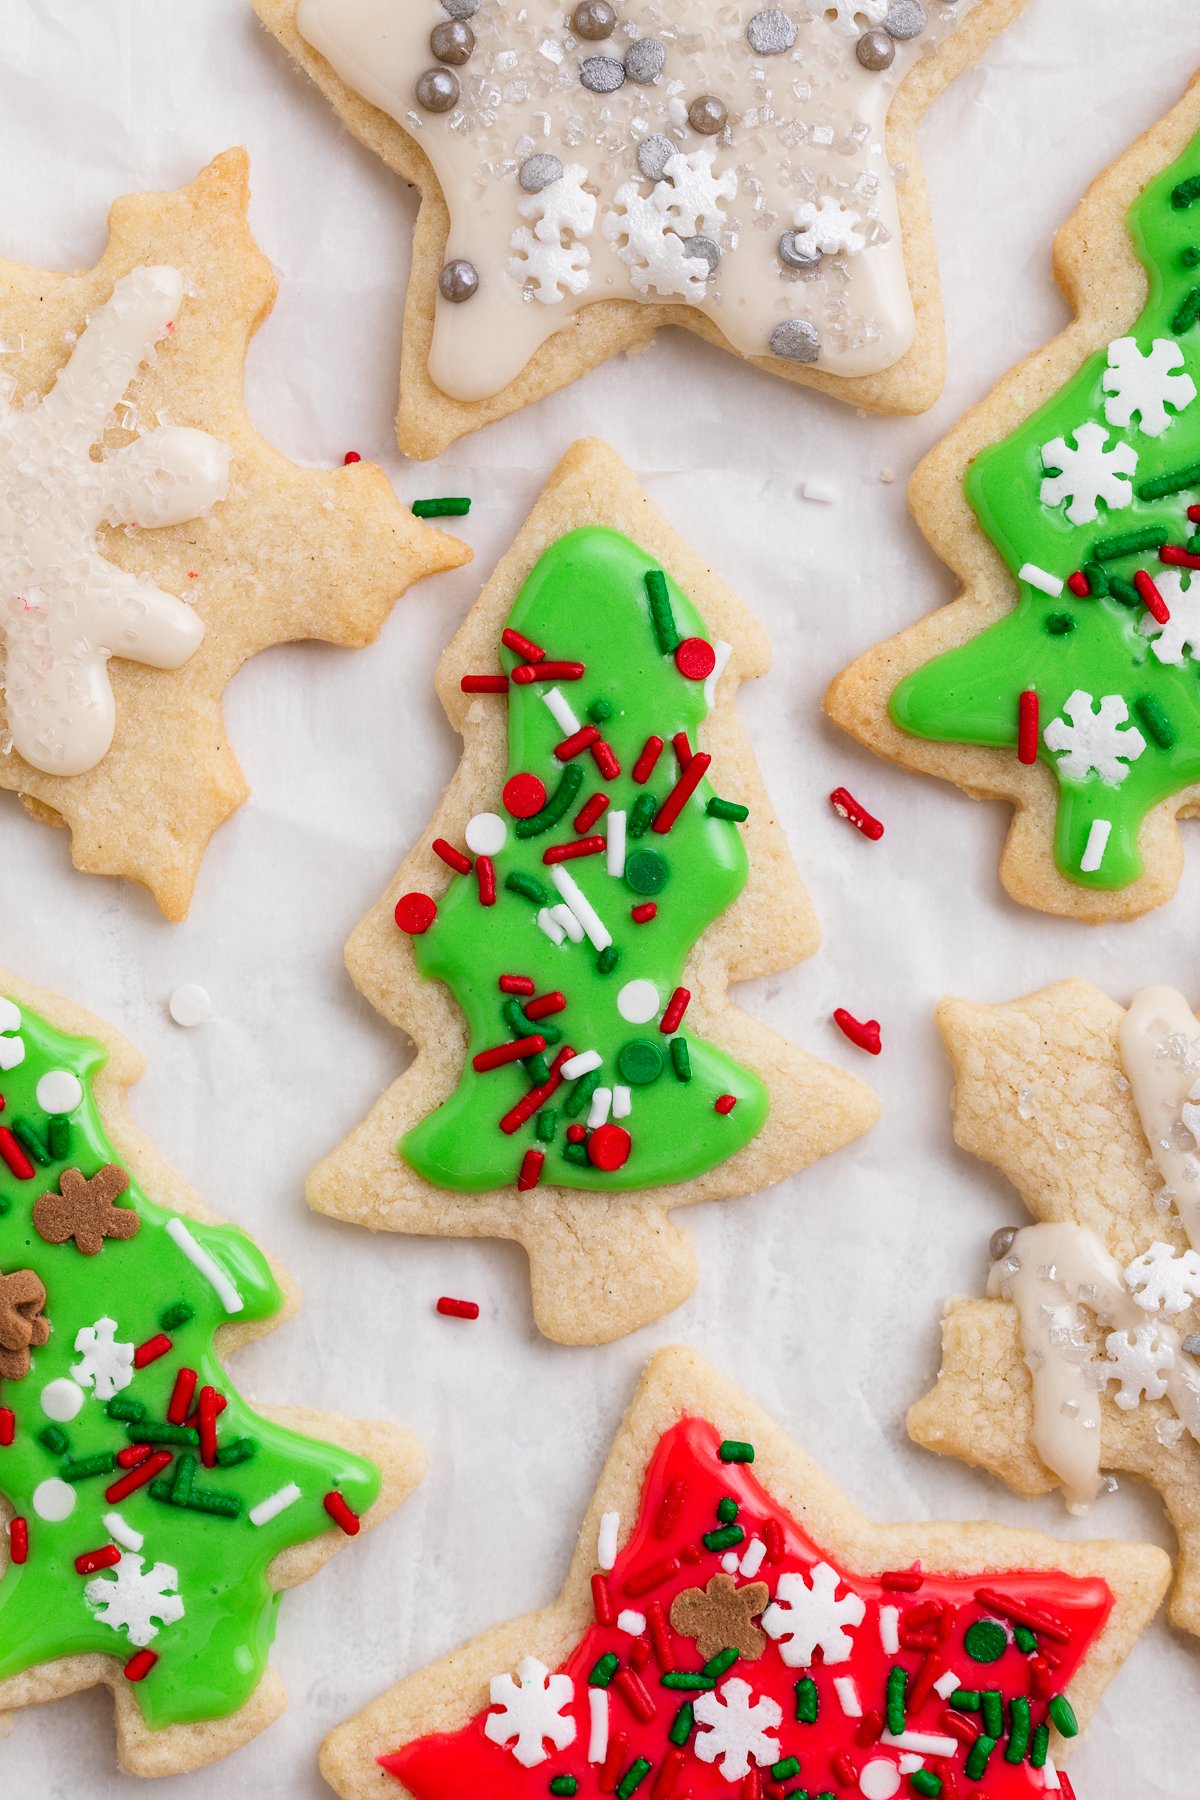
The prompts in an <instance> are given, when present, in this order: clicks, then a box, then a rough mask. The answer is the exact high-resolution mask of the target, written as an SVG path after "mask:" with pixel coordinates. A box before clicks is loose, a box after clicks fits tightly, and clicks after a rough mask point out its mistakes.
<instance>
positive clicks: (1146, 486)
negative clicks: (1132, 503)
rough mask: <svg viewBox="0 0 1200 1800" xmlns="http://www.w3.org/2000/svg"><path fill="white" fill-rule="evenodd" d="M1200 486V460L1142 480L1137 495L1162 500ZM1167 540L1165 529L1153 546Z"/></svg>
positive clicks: (1140, 498)
mask: <svg viewBox="0 0 1200 1800" xmlns="http://www.w3.org/2000/svg"><path fill="white" fill-rule="evenodd" d="M1198 486H1200V462H1193V463H1185V464H1184V465H1183V467H1182V468H1179V469H1172V470H1171V471H1170V472H1169V473H1168V474H1166V475H1155V476H1154V477H1153V479H1152V480H1150V481H1140V482H1139V483H1138V491H1137V496H1138V499H1139V500H1162V499H1165V497H1166V496H1167V495H1168V494H1181V493H1182V492H1183V490H1184V488H1190V487H1198ZM1166 541H1167V533H1166V532H1165V531H1164V532H1163V534H1162V537H1161V538H1160V539H1159V541H1158V543H1157V544H1155V545H1154V546H1153V547H1154V549H1156V550H1157V549H1158V548H1159V547H1160V546H1161V545H1162V544H1165V543H1166Z"/></svg>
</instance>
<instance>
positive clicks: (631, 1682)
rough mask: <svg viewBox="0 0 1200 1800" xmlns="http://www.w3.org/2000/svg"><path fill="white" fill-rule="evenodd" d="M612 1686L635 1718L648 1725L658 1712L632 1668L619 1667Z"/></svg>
mask: <svg viewBox="0 0 1200 1800" xmlns="http://www.w3.org/2000/svg"><path fill="white" fill-rule="evenodd" d="M613 1686H614V1687H615V1688H616V1689H617V1691H618V1692H619V1693H620V1695H621V1697H622V1699H623V1700H624V1701H625V1704H626V1706H628V1708H629V1710H630V1712H631V1713H632V1714H633V1716H634V1718H635V1719H640V1720H641V1722H642V1724H643V1725H648V1724H649V1723H650V1721H651V1719H653V1718H654V1716H655V1715H656V1713H657V1712H658V1708H657V1706H655V1704H654V1701H653V1700H652V1699H651V1698H650V1695H649V1694H648V1693H647V1691H646V1687H645V1684H644V1683H643V1682H642V1681H641V1680H640V1679H639V1678H638V1676H636V1675H635V1674H634V1673H633V1670H632V1669H619V1670H618V1671H617V1673H616V1674H615V1675H614V1676H613Z"/></svg>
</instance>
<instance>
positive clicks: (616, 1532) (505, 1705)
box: [321, 1349, 1168, 1800]
mask: <svg viewBox="0 0 1200 1800" xmlns="http://www.w3.org/2000/svg"><path fill="white" fill-rule="evenodd" d="M801 1521H803V1523H801ZM1167 1573H1168V1569H1167V1559H1166V1557H1165V1556H1164V1555H1163V1552H1162V1551H1161V1550H1158V1549H1154V1548H1151V1547H1149V1546H1142V1545H1136V1544H1111V1543H1107V1544H1106V1543H1082V1544H1060V1543H1056V1542H1055V1541H1054V1540H1053V1539H1051V1538H1048V1537H1043V1536H1041V1535H1040V1534H1036V1533H1033V1532H1025V1531H1012V1530H1009V1529H1007V1528H1005V1527H1002V1526H999V1525H986V1524H976V1525H949V1524H933V1525H930V1524H925V1525H876V1524H874V1523H872V1521H871V1520H869V1519H867V1518H865V1517H864V1516H863V1514H862V1513H860V1512H859V1511H858V1509H857V1508H856V1507H855V1506H853V1505H852V1504H851V1502H850V1501H849V1500H847V1499H846V1498H845V1497H844V1496H843V1495H842V1494H840V1493H839V1492H838V1490H837V1489H836V1488H835V1487H834V1485H833V1483H832V1482H831V1481H829V1480H828V1478H827V1477H826V1476H825V1475H823V1474H822V1473H821V1471H820V1470H819V1469H817V1468H816V1467H815V1466H814V1465H813V1464H812V1463H810V1462H809V1461H808V1459H807V1457H805V1456H804V1455H803V1454H802V1453H801V1452H800V1451H799V1450H798V1449H796V1448H795V1447H794V1446H793V1445H792V1444H791V1443H790V1442H789V1441H788V1439H787V1438H785V1437H784V1435H783V1434H782V1432H780V1431H778V1430H777V1429H776V1428H775V1427H774V1426H773V1425H772V1424H771V1423H770V1421H769V1420H767V1419H766V1418H764V1417H763V1415H762V1414H761V1413H759V1412H758V1411H757V1410H756V1409H755V1408H754V1407H753V1406H752V1405H751V1404H750V1403H749V1401H747V1400H745V1399H744V1398H743V1397H742V1396H741V1394H739V1393H738V1392H737V1390H736V1389H735V1388H733V1387H732V1386H731V1385H730V1384H729V1383H728V1382H727V1381H725V1380H724V1378H723V1377H721V1376H720V1375H718V1374H717V1373H716V1371H715V1370H713V1369H712V1368H711V1367H710V1366H709V1365H707V1364H706V1363H704V1362H702V1361H701V1359H700V1358H699V1357H698V1356H696V1355H694V1354H693V1353H692V1352H690V1351H687V1350H680V1349H672V1350H664V1351H662V1352H660V1353H659V1355H658V1356H656V1357H655V1359H654V1361H653V1362H652V1363H651V1365H650V1368H649V1371H648V1372H647V1374H646V1376H645V1378H644V1380H643V1382H642V1385H641V1388H640V1389H639V1391H638V1393H637V1395H636V1396H635V1398H634V1401H633V1405H632V1407H631V1408H630V1410H629V1413H628V1414H627V1416H626V1418H625V1421H624V1423H623V1425H622V1426H621V1429H620V1431H619V1432H618V1434H617V1439H616V1442H615V1444H614V1445H613V1448H612V1451H611V1453H610V1455H609V1459H608V1464H607V1466H606V1468H605V1470H604V1473H603V1474H602V1475H601V1477H600V1485H599V1488H598V1489H597V1492H596V1495H595V1497H594V1499H593V1500H592V1504H591V1507H590V1509H589V1512H588V1516H587V1518H586V1520H585V1521H584V1526H583V1530H582V1532H581V1533H580V1536H579V1545H578V1549H577V1550H576V1553H575V1556H574V1559H573V1561H572V1563H571V1567H570V1570H569V1571H568V1574H567V1580H566V1585H565V1586H564V1588H563V1591H562V1593H561V1595H560V1596H559V1598H558V1599H557V1600H556V1601H555V1602H554V1603H553V1605H551V1606H550V1607H548V1608H546V1609H545V1610H544V1611H542V1612H540V1613H535V1614H531V1615H530V1616H528V1617H526V1618H523V1619H518V1620H514V1621H513V1622H512V1623H511V1624H507V1625H500V1626H497V1627H496V1628H495V1629H494V1630H492V1631H489V1632H485V1633H484V1634H483V1635H482V1636H481V1637H478V1638H476V1639H475V1640H474V1641H473V1642H472V1643H470V1644H467V1645H466V1646H465V1647H463V1648H462V1649H460V1650H458V1651H456V1652H455V1654H454V1655H453V1656H451V1657H449V1658H447V1659H446V1661H444V1662H442V1663H440V1664H438V1665H437V1666H435V1667H434V1668H432V1669H428V1670H426V1671H425V1672H424V1673H422V1674H418V1675H414V1676H412V1677H410V1678H409V1679H408V1680H407V1681H403V1682H401V1683H400V1684H399V1685H398V1686H396V1687H394V1688H392V1689H391V1690H390V1691H389V1692H388V1693H386V1694H384V1695H383V1696H382V1697H381V1698H380V1699H379V1700H377V1701H376V1702H375V1703H374V1705H372V1706H369V1707H368V1708H367V1709H366V1711H365V1712H363V1713H360V1714H359V1716H358V1717H357V1718H356V1719H352V1720H351V1721H350V1722H349V1723H348V1724H346V1725H343V1726H341V1727H340V1728H339V1729H338V1730H336V1731H334V1732H333V1733H332V1734H331V1735H330V1736H329V1737H328V1738H327V1739H326V1741H325V1744H324V1747H323V1751H322V1756H321V1767H322V1770H323V1772H324V1774H325V1776H326V1778H327V1780H328V1781H330V1783H331V1784H332V1785H333V1787H334V1788H335V1789H336V1790H337V1792H338V1793H339V1794H340V1795H341V1796H342V1800H369V1797H370V1796H380V1797H381V1800H386V1795H387V1794H389V1793H391V1794H395V1795H396V1796H397V1800H401V1797H402V1796H405V1795H407V1796H408V1797H409V1800H459V1797H460V1796H462V1795H464V1794H478V1795H484V1794H486V1795H487V1796H488V1800H542V1796H544V1795H547V1794H550V1795H569V1796H575V1797H576V1800H598V1797H599V1796H601V1795H612V1794H616V1795H617V1796H619V1797H620V1800H630V1797H631V1796H633V1795H634V1794H637V1795H639V1796H640V1795H643V1794H644V1795H646V1796H652V1795H654V1794H655V1793H658V1794H659V1795H660V1796H661V1795H666V1796H671V1797H676V1796H683V1795H685V1794H690V1795H691V1796H692V1800H727V1796H730V1795H734V1796H742V1797H743V1800H746V1797H747V1796H751V1795H763V1796H775V1795H781V1794H784V1795H793V1796H800V1795H801V1794H811V1795H814V1796H816V1795H818V1794H819V1795H822V1796H824V1795H832V1794H834V1793H836V1794H838V1795H841V1794H848V1795H850V1794H852V1795H856V1796H861V1797H862V1800H892V1797H893V1796H896V1795H900V1796H902V1800H908V1797H909V1796H912V1795H935V1796H936V1795H941V1796H945V1797H948V1796H951V1795H956V1794H957V1795H960V1796H962V1795H967V1794H976V1793H980V1794H982V1793H984V1792H986V1793H987V1794H988V1795H990V1796H992V1800H1036V1797H1037V1796H1040V1795H1043V1794H1048V1793H1055V1794H1059V1795H1060V1796H1062V1800H1070V1797H1071V1795H1072V1793H1073V1789H1072V1787H1071V1783H1070V1780H1069V1778H1068V1776H1067V1775H1066V1773H1065V1772H1064V1771H1062V1770H1060V1769H1059V1767H1058V1763H1059V1760H1060V1757H1061V1756H1062V1755H1063V1754H1064V1753H1065V1752H1066V1751H1067V1749H1068V1748H1069V1741H1070V1740H1071V1739H1072V1738H1073V1737H1074V1736H1075V1735H1076V1733H1077V1731H1078V1729H1079V1726H1080V1725H1081V1724H1082V1723H1084V1722H1086V1720H1087V1718H1088V1716H1089V1715H1090V1714H1091V1712H1092V1710H1093V1708H1094V1707H1095V1706H1096V1704H1097V1702H1098V1700H1099V1698H1100V1695H1101V1694H1102V1692H1103V1690H1104V1688H1105V1686H1106V1684H1107V1682H1108V1681H1109V1680H1110V1679H1111V1677H1112V1676H1113V1674H1114V1673H1115V1672H1116V1670H1117V1668H1118V1666H1119V1664H1120V1663H1121V1661H1122V1659H1123V1658H1124V1657H1125V1656H1126V1655H1127V1654H1128V1652H1129V1650H1130V1649H1131V1648H1132V1646H1133V1644H1134V1642H1135V1641H1136V1639H1137V1637H1138V1635H1139V1633H1140V1632H1141V1631H1142V1630H1143V1629H1144V1627H1145V1626H1146V1624H1147V1623H1148V1621H1149V1620H1150V1618H1151V1617H1152V1616H1153V1614H1154V1612H1155V1610H1156V1609H1157V1607H1158V1603H1159V1601H1160V1599H1161V1597H1162V1593H1163V1589H1164V1587H1165V1585H1166V1581H1167ZM381 1770H382V1771H385V1774H386V1777H390V1778H391V1779H390V1780H389V1779H384V1780H382V1781H381V1774H380V1771H381ZM983 1784H986V1786H984V1785H983Z"/></svg>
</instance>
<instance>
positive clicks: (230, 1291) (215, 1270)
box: [167, 1219, 243, 1313]
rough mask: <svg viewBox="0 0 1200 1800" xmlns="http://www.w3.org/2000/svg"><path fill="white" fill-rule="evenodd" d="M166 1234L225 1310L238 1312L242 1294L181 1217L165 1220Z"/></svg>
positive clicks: (241, 1302) (241, 1304)
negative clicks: (214, 1292)
mask: <svg viewBox="0 0 1200 1800" xmlns="http://www.w3.org/2000/svg"><path fill="white" fill-rule="evenodd" d="M167 1236H168V1237H169V1238H170V1239H171V1241H172V1243H174V1244H175V1245H176V1246H177V1248H179V1249H180V1250H182V1251H183V1254H184V1255H185V1256H186V1257H187V1259H188V1261H189V1262H190V1263H191V1264H192V1265H193V1267H194V1268H197V1269H199V1271H200V1273H201V1274H202V1275H203V1276H204V1277H205V1279H206V1280H207V1281H210V1282H211V1283H212V1285H213V1288H214V1290H215V1291H216V1296H217V1299H218V1300H219V1301H220V1302H221V1305H222V1306H223V1307H224V1308H225V1311H226V1312H229V1313H239V1312H241V1310H242V1306H243V1301H242V1296H241V1295H240V1294H239V1293H238V1291H237V1289H236V1288H235V1287H234V1285H233V1283H232V1281H230V1279H229V1277H228V1275H227V1274H226V1273H225V1271H224V1269H223V1268H222V1267H221V1265H220V1263H217V1262H214V1261H213V1259H212V1257H211V1256H210V1255H209V1254H208V1251H207V1250H202V1249H201V1248H200V1245H199V1244H198V1243H197V1242H196V1240H195V1238H194V1237H193V1236H192V1234H191V1232H190V1231H189V1230H188V1228H187V1226H186V1225H185V1224H184V1222H183V1220H182V1219H168V1220H167Z"/></svg>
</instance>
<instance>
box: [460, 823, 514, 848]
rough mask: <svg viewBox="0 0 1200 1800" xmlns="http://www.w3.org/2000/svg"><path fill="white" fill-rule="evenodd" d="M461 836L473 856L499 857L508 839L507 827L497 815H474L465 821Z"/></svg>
mask: <svg viewBox="0 0 1200 1800" xmlns="http://www.w3.org/2000/svg"><path fill="white" fill-rule="evenodd" d="M463 836H464V837H465V838H466V840H467V849H468V850H470V851H472V852H473V854H474V855H476V856H499V854H500V852H501V850H503V848H504V845H505V842H506V840H507V838H508V826H507V825H506V824H505V823H504V820H503V819H502V818H501V817H500V814H499V813H492V812H483V813H476V814H475V817H474V818H473V819H468V820H467V828H466V830H465V831H464V832H463Z"/></svg>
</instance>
